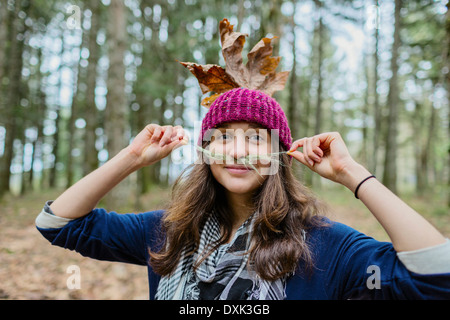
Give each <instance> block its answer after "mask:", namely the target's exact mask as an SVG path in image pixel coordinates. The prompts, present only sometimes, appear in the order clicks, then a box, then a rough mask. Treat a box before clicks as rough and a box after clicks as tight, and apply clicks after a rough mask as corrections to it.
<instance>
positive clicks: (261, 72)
mask: <svg viewBox="0 0 450 320" xmlns="http://www.w3.org/2000/svg"><path fill="white" fill-rule="evenodd" d="M219 31H220V41H221V44H222V55H223V57H224V59H225V63H226V68H225V69H224V68H222V67H220V66H218V65H214V64H207V65H199V64H196V63H192V62H180V63H181V64H182V65H183V66H185V67H187V68H188V69H189V70H190V71H191V73H192V74H194V76H195V77H196V78H197V80H198V82H199V84H200V88H201V90H202V93H203V94H205V93H208V92H213V95H211V96H209V97H207V98H205V99H203V100H202V103H201V104H202V105H203V106H205V107H209V106H210V105H211V103H212V102H214V100H215V99H216V98H217V97H218V96H219V95H220V94H221V93H224V92H226V91H229V90H231V89H233V88H238V87H245V88H249V89H256V90H260V91H263V92H264V93H266V94H267V95H269V96H272V95H273V93H274V92H276V91H280V90H283V89H284V86H285V84H286V81H287V78H288V75H289V71H283V72H276V71H275V70H276V68H277V67H278V64H279V63H280V59H281V58H280V57H272V52H273V47H272V44H271V42H272V40H273V39H274V38H263V39H261V40H260V41H259V42H258V43H257V44H256V45H255V46H254V47H253V49H252V50H250V52H249V53H248V54H247V58H248V59H247V64H246V65H244V64H243V60H242V50H243V47H244V44H245V37H247V34H244V33H240V32H235V31H233V25H231V24H230V22H229V21H228V20H227V19H223V20H222V21H221V22H220V24H219Z"/></svg>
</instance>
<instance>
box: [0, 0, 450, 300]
mask: <svg viewBox="0 0 450 320" xmlns="http://www.w3.org/2000/svg"><path fill="white" fill-rule="evenodd" d="M223 18H228V19H229V20H230V22H231V24H233V25H235V30H238V31H240V32H244V33H247V34H248V37H247V47H246V49H247V51H248V50H249V49H250V48H251V47H252V46H253V45H254V44H256V42H257V41H259V40H260V39H261V38H262V37H265V36H269V37H272V36H277V37H278V39H277V40H276V41H275V48H274V55H280V56H281V57H282V59H281V63H280V67H279V70H278V71H282V70H289V71H290V75H289V79H288V83H287V85H286V88H285V90H284V91H282V92H279V93H276V98H277V100H278V101H279V102H280V104H281V105H282V107H283V109H284V110H285V112H286V114H287V116H288V120H289V123H290V127H291V130H292V135H293V137H294V139H299V138H302V137H305V136H311V135H314V134H317V133H320V132H325V131H339V132H340V133H341V134H342V136H343V137H344V139H345V141H346V142H347V144H348V146H349V148H350V151H351V153H352V155H353V156H354V158H356V159H357V160H358V161H359V162H361V163H362V164H364V165H365V166H366V167H367V168H369V170H370V171H371V172H373V173H374V174H375V175H376V176H377V177H378V178H379V179H380V180H381V181H382V182H383V183H384V184H385V185H386V186H387V187H389V188H390V189H391V190H392V191H394V192H395V193H397V194H399V195H400V196H401V197H402V198H404V199H406V200H407V202H408V203H410V204H411V205H413V206H414V207H415V208H416V209H417V210H419V211H420V212H421V213H423V214H424V215H425V216H426V217H427V218H429V219H431V220H432V222H433V223H434V224H435V225H436V226H437V227H438V228H439V229H440V230H442V231H443V232H444V233H445V234H448V235H450V217H449V208H450V126H449V116H450V4H449V2H448V1H445V0H440V1H438V0H436V1H433V0H411V1H406V0H373V1H372V0H367V1H363V0H359V1H358V0H354V1H351V0H334V1H320V0H298V1H287V0H236V1H231V0H226V1H225V0H208V1H204V0H167V1H162V0H101V1H100V0H88V1H77V0H70V1H69V0H53V1H46V0H0V204H1V207H2V210H0V232H1V233H0V280H1V279H2V276H3V279H4V281H3V280H1V281H0V298H24V297H25V298H27V297H28V298H30V297H31V298H42V297H44V298H58V297H59V298H61V297H68V298H85V297H90V298H101V297H107V298H108V297H116V298H117V297H122V296H121V295H119V296H117V295H114V294H112V295H110V296H108V295H106V296H105V295H102V294H104V293H105V292H107V290H106V291H105V290H103V291H102V290H100V289H99V290H97V291H95V290H96V289H92V290H91V291H88V293H85V295H83V294H81V293H80V292H78V291H77V292H75V293H74V291H67V290H65V291H63V289H61V290H62V291H58V290H56V289H55V288H57V287H58V286H63V287H64V285H62V284H61V283H59V282H58V284H56V283H55V281H56V280H51V279H47V280H48V281H47V282H45V281H44V282H45V283H47V285H49V286H50V287H46V286H43V285H42V281H41V280H42V279H41V280H36V279H37V278H39V277H41V278H42V277H44V276H43V274H44V273H45V274H46V273H48V270H45V269H40V268H44V267H43V261H44V260H42V259H43V258H42V257H41V258H38V257H37V256H36V257H35V258H36V259H38V260H37V261H35V264H34V265H33V264H32V263H31V265H32V266H30V263H28V264H27V265H28V266H29V268H30V269H29V270H28V269H27V270H28V271H23V272H22V273H21V274H20V273H19V274H20V276H21V277H20V276H17V277H15V276H12V273H11V269H12V265H16V266H19V265H21V264H22V262H23V261H26V259H27V258H26V257H25V255H26V253H31V252H32V251H33V252H35V251H36V250H37V251H38V252H40V251H39V250H44V251H45V250H47V249H42V248H43V246H45V245H46V244H45V243H43V242H39V241H45V240H41V239H40V240H37V239H38V238H35V237H36V236H37V237H38V235H36V234H35V233H36V232H35V229H34V226H33V225H32V224H33V220H34V218H35V216H36V215H37V214H38V213H39V211H40V210H41V208H42V206H43V204H44V202H45V201H46V200H49V199H54V198H56V197H57V196H58V194H60V193H61V192H62V191H63V190H64V189H65V188H67V187H68V186H70V185H72V184H73V183H75V182H76V181H77V180H78V179H80V178H81V177H82V176H84V175H86V174H88V173H89V172H91V171H92V170H94V169H95V168H97V167H98V166H101V165H102V164H103V163H105V162H106V161H107V160H108V159H109V158H111V157H112V156H114V155H115V154H116V153H117V152H119V151H120V150H121V149H122V148H124V147H125V146H127V145H128V143H129V142H130V141H131V139H132V138H133V137H134V136H135V135H136V134H137V133H138V132H139V131H140V130H141V129H142V128H144V127H145V125H146V124H148V123H158V124H160V125H166V124H170V125H182V126H183V127H184V128H185V129H186V130H187V131H188V133H189V134H190V136H191V139H190V140H191V144H190V145H189V146H185V147H183V148H179V149H177V150H176V151H175V152H173V153H172V155H171V156H169V157H167V158H165V159H163V160H162V161H161V162H160V163H158V164H155V165H153V166H151V167H147V168H144V169H142V170H139V171H138V172H136V173H134V174H132V175H131V176H130V177H129V178H127V179H126V180H125V181H123V182H122V183H121V184H119V185H118V186H117V187H116V188H115V189H114V190H113V191H112V192H111V193H110V194H109V195H108V196H107V197H105V199H103V200H102V202H101V203H100V205H102V206H104V207H106V208H107V209H109V210H115V211H119V212H141V211H148V210H150V209H153V208H154V209H161V207H164V205H165V204H167V201H168V198H169V196H170V185H171V182H173V181H174V179H175V178H176V177H177V176H178V175H179V174H180V172H181V171H182V170H183V169H184V168H185V167H186V166H187V165H188V164H189V163H192V162H193V161H194V159H195V148H194V145H193V144H194V143H195V141H197V135H198V133H199V132H198V131H199V130H198V129H199V127H198V123H199V121H201V119H202V117H203V116H204V114H205V113H206V111H207V110H206V109H205V108H204V107H201V106H200V101H201V98H202V95H201V91H200V88H199V86H198V82H197V80H196V79H195V78H194V77H193V76H192V75H191V73H190V72H189V71H188V70H186V69H185V68H183V67H182V66H181V65H180V64H179V63H177V62H176V60H179V61H192V62H197V63H199V64H206V63H211V64H220V65H222V66H225V64H224V61H223V57H222V55H221V52H220V42H219V35H218V23H219V21H220V20H222V19H223ZM245 56H246V53H245V52H244V57H245ZM295 170H296V174H297V175H298V176H299V178H300V179H302V181H303V182H304V183H305V184H306V185H308V186H310V187H311V188H312V189H313V190H314V191H315V192H316V193H317V194H319V195H320V196H321V197H322V198H324V200H325V201H329V202H330V203H331V205H332V206H333V207H334V208H336V209H337V211H338V212H339V213H340V216H339V214H338V216H339V217H340V218H342V219H343V220H345V219H346V218H345V217H347V218H348V219H349V220H348V222H351V223H355V224H356V225H355V227H358V228H360V227H361V225H364V226H366V227H367V229H366V230H365V231H367V232H368V233H370V232H374V234H375V235H379V237H380V238H382V239H385V235H384V234H382V231H374V230H375V229H373V228H372V227H371V226H372V224H371V223H372V222H373V221H372V220H370V218H368V217H367V216H366V213H362V212H363V211H364V209H363V208H361V207H360V205H359V204H358V203H356V202H355V201H354V200H351V199H350V198H349V193H348V192H347V193H346V192H345V191H343V190H342V189H340V187H339V186H336V185H332V184H330V183H328V182H327V181H324V180H322V179H321V178H320V177H318V176H317V175H313V174H311V173H310V172H309V171H308V170H303V169H302V167H301V165H298V164H295ZM351 196H352V195H351V194H350V197H351ZM368 219H369V220H368ZM368 221H371V222H370V223H369V222H368ZM374 228H375V227H374ZM360 229H361V228H360ZM363 229H364V227H363ZM363 231H364V230H363ZM378 232H379V233H378ZM36 241H38V243H37V244H35V243H34V242H36ZM30 242H33V246H31V247H30ZM36 246H37V247H38V248H37V247H36ZM53 250H54V249H53ZM50 252H52V251H50ZM66 254H67V253H66ZM42 255H44V254H43V253H42V254H41V256H42ZM28 259H30V256H28ZM39 259H41V260H39ZM60 259H61V261H60V260H58V261H60V262H61V263H62V261H63V260H64V258H62V257H61V258H60ZM73 259H75V258H73ZM76 263H77V264H82V262H76ZM61 265H64V264H63V263H62V264H60V268H63V267H61ZM37 266H39V267H37ZM55 268H56V267H55ZM93 268H94V267H93ZM104 268H106V269H108V268H111V267H110V266H109V265H108V266H106V265H104ZM85 269H89V268H88V267H85ZM55 270H56V271H55ZM55 270H53V272H58V270H59V269H55ZM108 270H109V269H108ZM127 270H128V269H127ZM59 272H60V273H61V270H59ZM103 272H105V270H103ZM120 272H123V270H122V271H119V275H116V278H119V280H120V279H121V277H122V276H123V274H122V275H121V274H120ZM127 272H128V271H127ZM130 272H131V271H130ZM24 273H25V274H26V276H24ZM62 273H64V271H62ZM30 274H31V275H30ZM33 274H34V276H33ZM53 274H54V273H53ZM85 274H86V273H85ZM47 276H48V277H49V275H47ZM30 277H31V278H30ZM94 278H95V277H94ZM123 278H124V279H128V276H127V275H125V276H123ZM93 281H94V282H95V281H98V279H97V280H93ZM111 281H112V280H111ZM60 282H61V281H60ZM62 282H64V281H62ZM123 282H126V281H123ZM20 283H22V284H20ZM48 283H50V284H48ZM136 283H138V282H136ZM64 284H65V283H64ZM136 285H138V284H136ZM30 286H31V288H30ZM97 286H98V283H97ZM86 287H89V285H86ZM94 287H95V286H94V285H93V286H92V288H94ZM100 287H101V286H100ZM18 288H19V289H18ZM20 288H22V289H20ZM43 288H47V289H45V290H44V289H43ZM48 288H50V289H48ZM65 289H67V288H65ZM21 290H22V291H21ZM52 290H53V291H52ZM44 291H45V293H44ZM122 291H123V290H122ZM122 291H120V290H118V292H122ZM125 291H126V290H125ZM49 292H59V295H58V294H57V293H55V294H54V295H53V294H50V293H49ZM61 292H64V293H61ZM111 292H116V291H114V290H112V291H111ZM123 296H124V297H130V293H126V294H124V295H123ZM131 296H132V297H134V296H135V297H138V298H139V297H141V296H142V293H138V294H136V295H134V296H133V294H131Z"/></svg>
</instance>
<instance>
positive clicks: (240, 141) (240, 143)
mask: <svg viewBox="0 0 450 320" xmlns="http://www.w3.org/2000/svg"><path fill="white" fill-rule="evenodd" d="M233 140H234V141H233V147H232V151H231V152H232V154H231V155H232V156H233V158H235V159H239V158H244V157H245V156H247V142H246V138H245V135H244V134H236V135H235V136H234V139H233Z"/></svg>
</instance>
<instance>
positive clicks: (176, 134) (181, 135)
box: [171, 126, 188, 141]
mask: <svg viewBox="0 0 450 320" xmlns="http://www.w3.org/2000/svg"><path fill="white" fill-rule="evenodd" d="M173 129H174V130H173V133H172V139H171V140H172V141H175V140H185V141H188V138H187V135H186V133H185V131H184V129H183V127H182V126H175V127H173Z"/></svg>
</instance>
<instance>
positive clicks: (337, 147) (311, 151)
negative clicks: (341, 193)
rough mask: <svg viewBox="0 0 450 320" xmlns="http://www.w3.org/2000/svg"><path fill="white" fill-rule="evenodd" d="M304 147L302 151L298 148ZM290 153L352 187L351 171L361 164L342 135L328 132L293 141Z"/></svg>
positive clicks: (316, 170)
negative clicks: (353, 156) (349, 150)
mask: <svg viewBox="0 0 450 320" xmlns="http://www.w3.org/2000/svg"><path fill="white" fill-rule="evenodd" d="M300 147H302V148H303V150H302V151H298V150H297V149H298V148H300ZM288 154H289V155H291V156H292V157H294V158H295V159H297V160H298V161H300V162H301V163H302V164H304V165H305V166H307V167H308V168H310V169H311V170H312V171H314V172H316V173H318V174H319V175H321V176H322V177H324V178H327V179H330V180H332V181H335V182H338V183H341V184H343V185H346V186H347V187H349V188H350V189H352V187H353V186H352V184H353V183H352V182H350V181H349V179H348V176H349V173H350V172H351V171H352V170H354V169H355V168H357V167H358V169H361V166H360V165H359V164H358V163H357V162H356V161H355V160H353V158H352V157H351V156H350V153H349V152H348V149H347V146H346V145H345V143H344V140H343V139H342V137H341V135H340V134H339V133H338V132H327V133H321V134H318V135H315V136H313V137H307V138H303V139H299V140H296V141H294V142H293V144H292V147H291V149H290V150H289V151H288Z"/></svg>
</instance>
